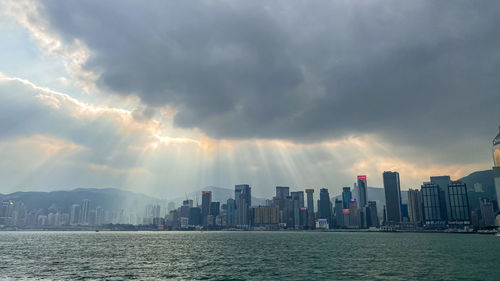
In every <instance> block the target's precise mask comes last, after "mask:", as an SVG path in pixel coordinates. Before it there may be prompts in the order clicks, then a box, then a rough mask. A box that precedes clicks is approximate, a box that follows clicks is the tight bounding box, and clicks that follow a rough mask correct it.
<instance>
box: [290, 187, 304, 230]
mask: <svg viewBox="0 0 500 281" xmlns="http://www.w3.org/2000/svg"><path fill="white" fill-rule="evenodd" d="M290 195H291V197H292V201H293V212H292V214H293V225H294V226H295V228H301V227H303V226H305V223H306V218H305V215H306V209H307V208H305V205H304V192H303V191H295V192H291V193H290Z"/></svg>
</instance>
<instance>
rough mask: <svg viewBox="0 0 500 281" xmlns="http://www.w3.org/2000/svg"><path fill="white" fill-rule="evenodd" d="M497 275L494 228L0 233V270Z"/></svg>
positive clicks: (322, 276)
mask: <svg viewBox="0 0 500 281" xmlns="http://www.w3.org/2000/svg"><path fill="white" fill-rule="evenodd" d="M18 278H19V279H57V280H69V279H79V280H83V279H88V280H90V279H111V280H122V279H151V280H158V279H185V280H195V279H203V280H212V279H216V280H227V279H232V280H244V279H252V280H277V279H286V280H374V279H379V280H382V279H384V280H385V279H408V280H412V279H420V280H438V279H439V280H457V279H461V280H478V279H481V280H500V237H494V236H489V235H488V236H486V235H453V234H418V233H415V234H413V233H311V232H203V233H199V232H99V233H95V232H70V233H68V232H0V279H18Z"/></svg>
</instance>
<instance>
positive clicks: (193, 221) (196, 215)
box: [188, 207, 202, 226]
mask: <svg viewBox="0 0 500 281" xmlns="http://www.w3.org/2000/svg"><path fill="white" fill-rule="evenodd" d="M201 223H202V221H201V209H200V208H198V207H190V208H189V220H188V224H189V225H190V226H198V225H201Z"/></svg>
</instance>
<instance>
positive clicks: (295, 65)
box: [0, 0, 500, 198]
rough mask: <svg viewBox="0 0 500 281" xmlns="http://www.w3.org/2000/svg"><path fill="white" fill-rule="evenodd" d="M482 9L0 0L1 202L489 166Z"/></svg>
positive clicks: (499, 46)
mask: <svg viewBox="0 0 500 281" xmlns="http://www.w3.org/2000/svg"><path fill="white" fill-rule="evenodd" d="M499 14H500V2H498V1H481V0H480V1H462V0H457V1H430V0H429V1H428V0H418V1H417V0H410V1H399V0H385V1H378V0H368V1H347V0H344V1H322V0H319V1H312V2H311V1H293V0H292V1H291V0H286V1H285V0H283V1H279V0H278V1H228V0H224V1H222V0H213V1H163V0H162V1H147V2H141V1H129V0H120V1H118V0H114V1H97V0H95V1H93V0H90V1H76V0H68V1H63V2H61V1H50V0H41V1H29V0H15V1H10V0H8V1H2V2H1V4H0V42H1V43H0V193H10V192H14V191H31V190H38V191H51V190H69V189H73V188H78V187H98V188H102V187H114V188H120V189H125V190H130V191H135V192H141V193H145V194H149V195H154V196H158V197H162V198H169V197H171V198H172V197H178V196H182V195H183V194H185V193H189V192H191V191H193V190H197V189H199V188H202V187H205V186H219V187H227V188H232V187H233V186H234V185H235V184H241V183H248V184H250V185H251V186H252V193H253V194H254V195H255V196H261V197H264V196H266V197H269V196H272V194H273V193H274V188H275V186H277V185H284V186H290V187H291V188H292V189H305V188H316V189H319V188H323V187H326V188H328V189H329V190H330V192H331V193H333V194H338V193H340V191H341V188H342V187H343V186H352V185H353V183H354V182H355V180H356V176H357V175H367V177H368V184H369V185H370V186H378V187H382V186H383V183H382V172H383V171H398V172H399V173H400V178H401V187H402V189H403V190H406V189H408V188H416V187H418V186H420V185H421V183H422V182H423V181H426V180H428V178H429V176H435V175H450V176H451V177H452V178H453V179H458V178H460V177H462V176H466V175H467V174H469V173H471V172H474V171H478V170H485V169H490V168H491V166H492V155H491V141H492V139H493V137H494V136H495V135H496V134H497V133H498V126H499V125H500V28H499V24H500V20H499V18H498V15H499Z"/></svg>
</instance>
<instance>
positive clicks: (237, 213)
mask: <svg viewBox="0 0 500 281" xmlns="http://www.w3.org/2000/svg"><path fill="white" fill-rule="evenodd" d="M493 158H494V159H493V160H494V167H493V170H492V171H493V178H494V184H495V190H496V195H497V200H492V199H491V198H487V197H484V198H475V199H474V200H479V204H476V203H477V202H474V206H477V207H474V208H471V207H470V205H471V200H470V198H469V196H468V193H469V192H468V189H467V188H468V187H467V186H466V184H465V183H464V182H460V181H452V180H451V178H450V177H449V176H436V177H430V181H428V182H424V183H423V184H422V185H421V186H420V189H410V190H409V191H408V200H407V202H403V200H402V196H401V187H400V178H399V173H398V172H395V171H386V172H384V173H383V174H382V177H383V184H384V195H385V204H383V206H380V205H382V204H381V203H382V202H381V201H380V200H373V199H372V200H371V199H370V196H369V195H368V185H367V176H366V175H359V176H358V177H357V182H356V183H355V184H354V185H355V187H356V190H357V192H356V194H353V191H354V190H351V188H350V187H343V188H342V194H341V196H338V197H336V198H331V197H330V194H329V191H328V189H326V188H322V189H320V190H319V196H318V197H319V199H318V200H316V201H315V199H314V194H315V190H314V189H305V190H303V191H290V188H289V187H288V186H276V189H275V191H276V192H275V196H274V197H273V198H272V199H268V200H266V203H265V204H264V205H259V206H255V205H253V204H252V195H251V194H252V192H251V191H252V189H251V187H250V186H249V185H248V184H240V185H236V186H235V188H234V198H229V199H227V200H226V201H225V202H218V201H214V200H213V198H212V192H211V191H208V190H207V191H202V194H201V205H199V204H198V202H196V206H195V205H194V202H193V200H189V199H186V200H184V201H183V203H182V206H180V207H178V208H176V207H175V206H174V205H173V204H174V203H173V202H170V204H169V205H168V207H167V208H163V211H164V213H162V206H161V205H159V204H151V205H148V206H147V207H146V210H145V213H144V216H143V217H139V216H137V215H136V214H135V213H127V212H126V211H124V210H120V211H110V210H105V209H104V208H102V207H101V206H97V207H92V206H91V202H90V200H87V199H85V200H83V201H82V202H81V204H73V205H71V209H70V210H69V211H66V212H63V211H62V210H59V209H57V208H56V207H55V206H52V207H50V208H48V209H47V210H44V209H32V210H28V209H27V208H26V207H25V206H24V204H23V203H22V202H14V201H3V202H1V205H0V227H5V226H17V227H24V226H28V227H71V226H80V227H81V226H84V227H85V226H102V225H107V224H124V225H147V226H150V227H153V228H155V229H166V230H190V229H209V230H219V229H253V230H278V229H301V230H310V229H382V230H445V229H452V230H465V231H467V230H470V229H484V228H486V229H487V228H495V227H497V226H498V224H499V223H498V220H499V219H500V215H497V213H498V211H499V210H498V204H497V202H498V199H500V133H499V134H498V135H497V137H496V138H495V139H494V140H493ZM469 188H470V187H469ZM476 189H481V186H476V185H475V186H474V190H475V191H478V190H476Z"/></svg>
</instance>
